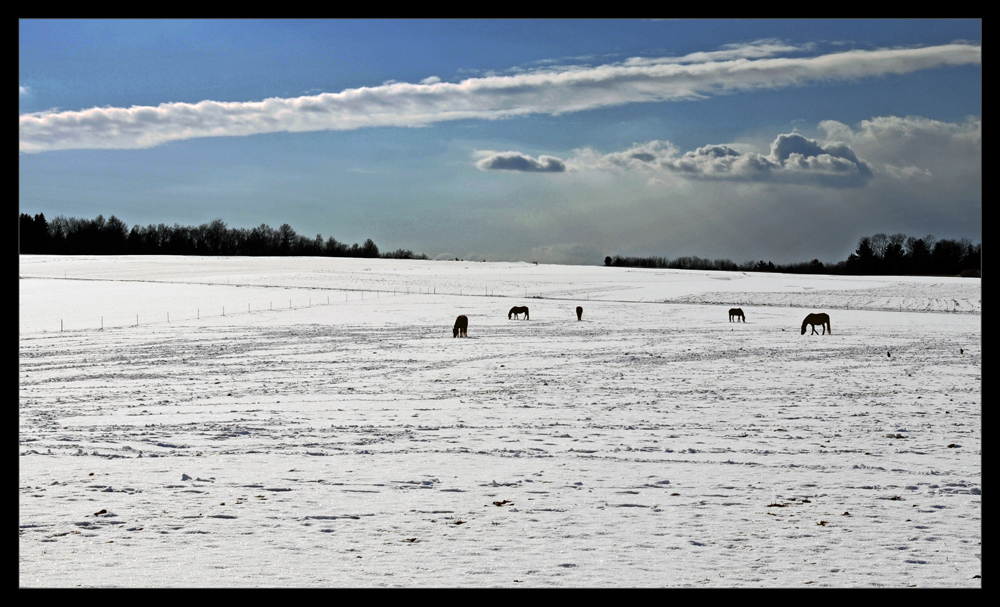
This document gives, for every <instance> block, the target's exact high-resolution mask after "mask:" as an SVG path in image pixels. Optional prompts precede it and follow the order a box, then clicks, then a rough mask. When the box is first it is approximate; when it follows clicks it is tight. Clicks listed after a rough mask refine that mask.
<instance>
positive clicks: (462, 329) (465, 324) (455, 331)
mask: <svg viewBox="0 0 1000 607" xmlns="http://www.w3.org/2000/svg"><path fill="white" fill-rule="evenodd" d="M459 334H461V336H462V337H468V336H469V319H468V317H466V316H465V314H462V315H461V316H459V317H458V318H456V319H455V326H454V328H452V330H451V336H452V337H458V336H459Z"/></svg>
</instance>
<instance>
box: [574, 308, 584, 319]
mask: <svg viewBox="0 0 1000 607" xmlns="http://www.w3.org/2000/svg"><path fill="white" fill-rule="evenodd" d="M576 319H577V320H583V306H577V307H576Z"/></svg>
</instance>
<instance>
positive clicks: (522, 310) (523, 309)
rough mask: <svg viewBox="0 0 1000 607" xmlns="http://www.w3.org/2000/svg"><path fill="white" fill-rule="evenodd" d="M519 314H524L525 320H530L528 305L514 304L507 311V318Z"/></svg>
mask: <svg viewBox="0 0 1000 607" xmlns="http://www.w3.org/2000/svg"><path fill="white" fill-rule="evenodd" d="M518 314H524V320H528V306H514V307H513V308H511V309H510V312H507V320H510V319H511V317H514V318H517V316H518Z"/></svg>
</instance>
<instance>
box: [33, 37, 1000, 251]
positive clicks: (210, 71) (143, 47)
mask: <svg viewBox="0 0 1000 607" xmlns="http://www.w3.org/2000/svg"><path fill="white" fill-rule="evenodd" d="M981 41H982V22H981V21H979V20H857V21H855V20H816V21H808V20H807V21H803V20H777V21H769V20H567V21H558V20H537V21H536V20H513V21H501V20H485V21H479V20H358V21H354V20H332V21H330V20H307V21H294V20H250V21H243V20H222V21H214V20H182V21H165V20H154V21H142V20H128V21H105V20H83V21H80V20H22V21H20V24H19V79H20V82H19V85H20V96H19V100H20V105H19V110H20V111H19V113H20V146H19V149H20V152H21V153H20V154H19V207H20V212H24V213H30V214H36V213H40V212H43V213H45V215H46V217H49V218H51V217H55V216H57V215H66V216H68V217H83V218H93V217H96V216H97V215H98V214H102V215H104V216H105V217H109V216H110V215H115V216H117V217H118V218H120V219H121V220H123V221H124V222H125V223H126V224H128V225H130V226H131V225H136V224H138V225H143V226H144V225H148V224H151V223H152V224H159V223H165V224H168V225H173V224H174V223H179V224H181V225H198V224H201V223H206V222H209V221H211V220H212V219H215V218H221V219H223V220H224V221H225V222H226V223H227V224H228V225H229V226H230V227H246V228H252V227H255V226H258V225H260V224H262V223H264V224H267V225H270V226H271V227H275V228H276V227H278V226H279V225H281V224H283V223H288V224H290V225H291V226H292V227H293V228H295V229H296V231H298V232H299V233H300V234H305V235H308V236H310V237H313V236H315V235H316V234H317V233H318V234H322V235H323V237H324V238H326V237H328V236H333V237H334V238H336V239H338V240H340V241H346V242H348V243H353V242H364V240H365V239H366V238H372V239H373V240H374V241H375V242H376V243H377V244H378V245H379V246H380V247H381V248H382V249H383V250H391V249H396V248H406V249H411V250H413V251H415V252H421V253H426V254H427V255H429V256H430V257H432V258H436V257H439V258H455V257H459V258H463V259H487V260H525V261H539V262H552V263H583V264H599V263H602V261H603V259H604V257H605V256H606V255H616V254H619V255H639V256H648V255H657V256H664V257H669V258H674V257H679V256H684V255H697V256H699V257H707V258H713V259H714V258H729V259H732V260H733V261H736V262H742V261H747V260H752V259H765V260H773V261H775V262H776V263H779V262H794V261H808V260H810V259H813V258H818V259H820V260H821V261H824V262H832V261H839V260H842V259H844V258H846V256H847V254H849V253H850V252H851V251H853V249H854V247H855V246H856V244H857V240H858V238H860V237H861V236H865V235H871V234H874V233H876V232H885V233H889V234H891V233H895V232H904V233H907V234H910V235H914V236H923V235H926V234H934V235H935V236H938V237H939V238H970V239H972V240H974V241H977V242H978V241H981V234H982V136H981V119H982V64H981Z"/></svg>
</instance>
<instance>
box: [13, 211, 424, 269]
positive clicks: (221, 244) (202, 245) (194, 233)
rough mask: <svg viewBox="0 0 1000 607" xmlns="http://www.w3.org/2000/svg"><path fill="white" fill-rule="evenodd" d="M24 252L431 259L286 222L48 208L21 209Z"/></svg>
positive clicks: (20, 245)
mask: <svg viewBox="0 0 1000 607" xmlns="http://www.w3.org/2000/svg"><path fill="white" fill-rule="evenodd" d="M19 236H20V242H19V250H20V252H21V253H35V254H54V255H246V256H325V257H368V258H375V257H381V258H389V259H427V256H426V255H423V254H420V253H414V252H413V251H409V250H404V249H397V250H395V251H392V252H387V253H380V252H379V248H378V246H376V244H375V243H374V242H373V241H372V239H371V238H369V239H368V240H366V241H365V242H364V244H361V245H359V244H358V243H354V244H352V245H348V244H347V243H346V242H339V241H338V240H337V239H335V238H334V237H333V236H330V237H329V238H327V239H326V240H324V239H323V236H322V235H321V234H317V235H316V237H315V238H309V237H308V236H304V235H302V234H298V233H296V232H295V230H294V229H293V228H292V226H290V225H288V224H287V223H285V224H282V225H281V227H279V228H278V229H274V228H272V227H270V226H268V225H266V224H261V225H259V226H257V227H256V228H252V229H246V228H230V227H228V226H227V225H226V222H224V221H222V220H221V219H214V220H212V221H211V222H210V223H203V224H201V225H200V226H197V227H195V226H182V225H179V224H176V223H175V224H174V225H173V226H167V225H164V224H162V223H161V224H159V225H153V224H149V225H147V226H139V225H134V226H132V227H131V229H130V228H129V226H128V225H126V224H125V222H123V221H122V220H120V219H118V218H117V217H115V216H114V215H112V216H110V217H108V218H107V219H105V218H104V217H103V216H102V215H98V216H97V217H96V218H95V219H78V218H75V217H64V216H62V215H59V216H58V217H55V218H54V219H52V220H51V221H48V220H46V218H45V215H44V214H43V213H39V214H37V215H35V216H34V217H32V216H31V215H29V214H27V213H21V214H20V221H19Z"/></svg>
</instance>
